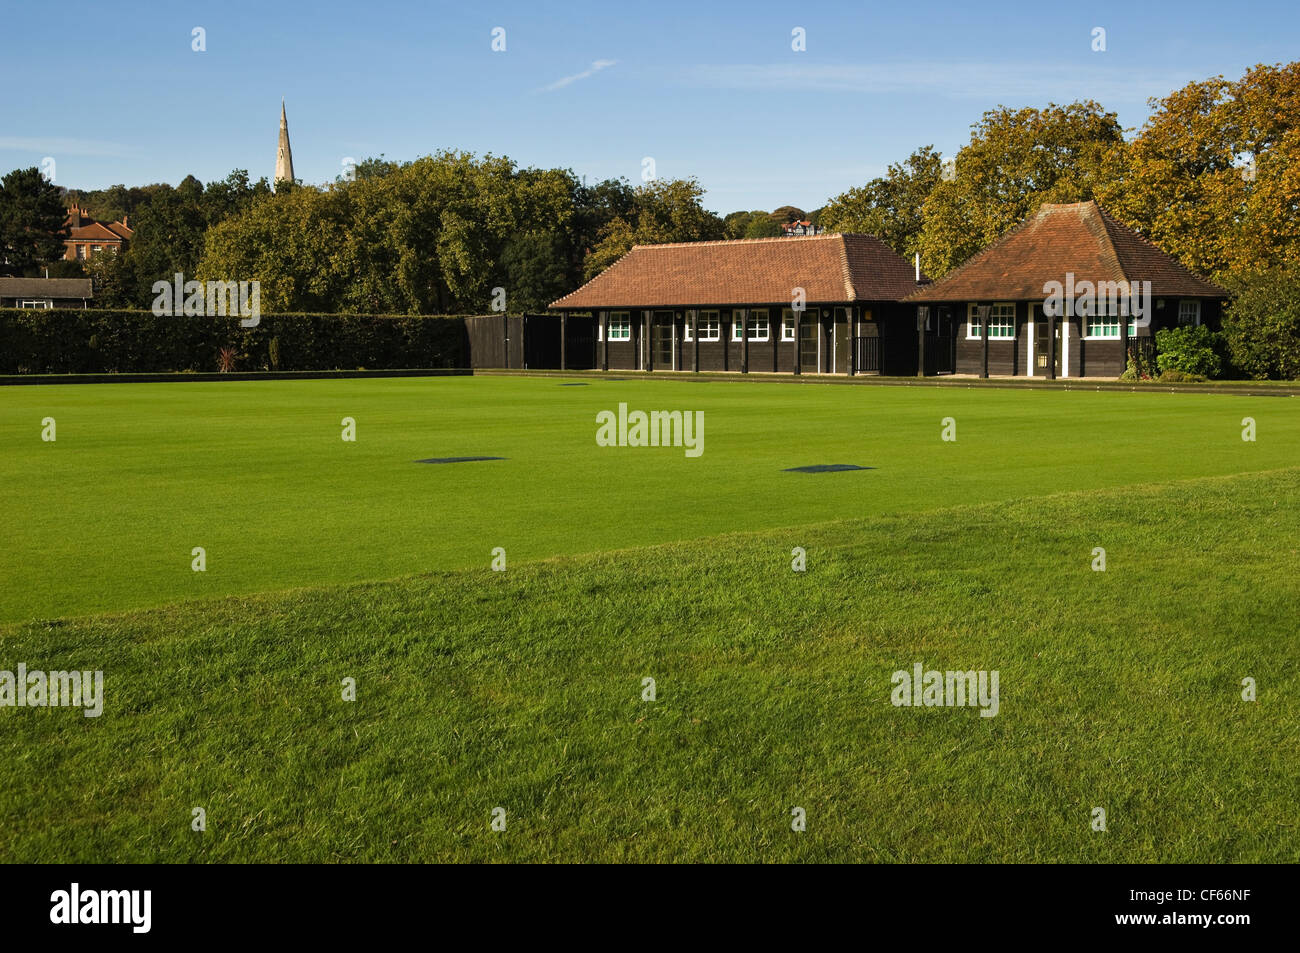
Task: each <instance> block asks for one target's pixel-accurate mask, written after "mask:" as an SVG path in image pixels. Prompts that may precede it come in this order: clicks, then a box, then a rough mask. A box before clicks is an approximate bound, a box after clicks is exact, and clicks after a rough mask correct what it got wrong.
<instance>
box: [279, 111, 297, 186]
mask: <svg viewBox="0 0 1300 953" xmlns="http://www.w3.org/2000/svg"><path fill="white" fill-rule="evenodd" d="M275 181H276V182H280V181H287V182H293V150H292V149H290V148H289V119H288V117H287V116H286V115H285V112H284V98H283V97H281V98H280V147H279V148H278V149H276V151H275Z"/></svg>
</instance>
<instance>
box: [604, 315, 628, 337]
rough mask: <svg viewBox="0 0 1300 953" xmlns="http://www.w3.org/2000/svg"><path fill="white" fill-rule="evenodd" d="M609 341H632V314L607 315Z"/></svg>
mask: <svg viewBox="0 0 1300 953" xmlns="http://www.w3.org/2000/svg"><path fill="white" fill-rule="evenodd" d="M609 339H610V340H611V341H630V340H632V313H631V312H630V311H611V312H610V313H609Z"/></svg>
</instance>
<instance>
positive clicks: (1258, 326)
mask: <svg viewBox="0 0 1300 953" xmlns="http://www.w3.org/2000/svg"><path fill="white" fill-rule="evenodd" d="M1232 285H1233V291H1234V292H1235V293H1236V298H1235V299H1234V300H1233V302H1232V304H1231V305H1229V306H1228V309H1227V311H1226V312H1225V313H1224V316H1223V331H1224V335H1225V337H1226V339H1227V346H1228V353H1229V355H1230V356H1231V358H1232V363H1233V364H1234V365H1236V366H1237V367H1238V368H1239V369H1240V370H1241V371H1242V372H1243V373H1245V374H1247V375H1248V376H1250V377H1254V378H1257V379H1266V378H1271V379H1274V380H1277V379H1281V380H1296V379H1300V265H1291V266H1288V267H1284V268H1270V269H1265V270H1263V271H1257V272H1253V273H1249V274H1245V275H1241V276H1239V277H1238V278H1236V279H1235V280H1234V281H1233V282H1232Z"/></svg>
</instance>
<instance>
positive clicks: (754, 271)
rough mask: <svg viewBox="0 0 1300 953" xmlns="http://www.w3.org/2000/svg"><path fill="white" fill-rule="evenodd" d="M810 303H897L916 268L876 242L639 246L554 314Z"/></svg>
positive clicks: (822, 238)
mask: <svg viewBox="0 0 1300 953" xmlns="http://www.w3.org/2000/svg"><path fill="white" fill-rule="evenodd" d="M795 288H803V289H804V294H805V296H806V300H807V301H809V302H813V303H818V304H824V303H830V302H837V301H843V302H848V301H897V300H898V299H900V298H902V297H903V296H904V295H906V294H909V293H910V292H912V291H914V290H916V281H915V276H914V273H913V269H912V265H910V264H909V263H908V262H907V261H905V260H904V259H903V258H900V257H899V256H898V255H897V254H895V253H894V251H893V250H892V249H891V248H889V246H887V245H886V244H885V243H884V242H882V241H881V240H880V239H878V238H876V237H875V236H874V235H841V234H822V235H807V236H803V237H793V238H750V239H739V240H735V241H723V242H684V243H678V244H668V245H637V246H636V247H635V248H633V249H632V250H631V251H629V252H628V253H627V254H626V255H624V256H623V257H622V258H620V259H619V260H618V261H616V262H614V264H612V265H610V266H609V267H608V268H606V269H605V270H604V271H603V272H601V273H600V274H599V275H597V276H596V277H595V278H593V279H591V281H589V282H587V283H586V284H585V285H583V286H582V287H581V288H579V289H578V290H577V291H574V292H572V293H571V294H567V295H565V296H564V297H563V298H560V299H559V300H558V301H555V302H554V303H552V304H551V307H552V308H565V309H568V308H572V309H587V308H673V307H688V308H689V307H700V306H705V305H745V304H774V303H777V302H780V301H789V300H791V298H792V296H793V294H794V289H795Z"/></svg>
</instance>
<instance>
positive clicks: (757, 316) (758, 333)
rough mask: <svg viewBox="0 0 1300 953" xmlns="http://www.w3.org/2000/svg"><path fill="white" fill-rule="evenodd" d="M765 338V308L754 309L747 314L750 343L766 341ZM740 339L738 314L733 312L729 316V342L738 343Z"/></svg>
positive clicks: (766, 330) (766, 335) (766, 329)
mask: <svg viewBox="0 0 1300 953" xmlns="http://www.w3.org/2000/svg"><path fill="white" fill-rule="evenodd" d="M767 337H768V326H767V308H755V309H754V310H752V311H750V312H749V339H750V340H751V341H766V340H767ZM740 339H741V338H740V312H739V311H733V312H732V314H731V340H733V341H739V340H740Z"/></svg>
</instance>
